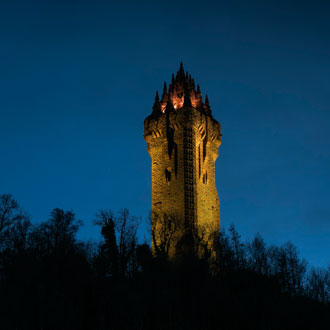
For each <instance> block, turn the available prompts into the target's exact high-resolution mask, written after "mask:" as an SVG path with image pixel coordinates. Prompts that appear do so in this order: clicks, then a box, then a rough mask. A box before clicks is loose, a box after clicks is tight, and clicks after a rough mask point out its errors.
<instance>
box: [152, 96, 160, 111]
mask: <svg viewBox="0 0 330 330" xmlns="http://www.w3.org/2000/svg"><path fill="white" fill-rule="evenodd" d="M152 110H153V112H156V113H158V112H160V103H159V95H158V91H156V96H155V102H154V105H153V107H152Z"/></svg>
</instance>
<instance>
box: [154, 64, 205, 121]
mask: <svg viewBox="0 0 330 330" xmlns="http://www.w3.org/2000/svg"><path fill="white" fill-rule="evenodd" d="M171 78H172V79H171V83H170V84H169V85H168V87H167V84H166V82H164V87H163V94H162V97H161V99H160V100H158V101H156V100H155V104H154V107H155V108H156V109H158V105H157V103H159V107H160V109H161V112H162V113H164V112H166V111H170V110H169V109H170V106H168V101H170V103H171V108H173V111H177V110H179V109H181V108H182V107H192V108H195V109H196V110H198V111H201V112H203V113H204V114H209V115H211V109H210V105H209V100H208V97H206V99H205V102H204V103H203V99H202V93H201V89H200V87H199V85H198V84H197V88H196V87H195V80H194V78H193V77H192V76H191V74H189V73H188V72H185V71H184V68H183V63H182V61H181V62H180V67H179V70H178V71H177V73H176V75H174V74H172V77H171Z"/></svg>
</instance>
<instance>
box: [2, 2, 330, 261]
mask: <svg viewBox="0 0 330 330" xmlns="http://www.w3.org/2000/svg"><path fill="white" fill-rule="evenodd" d="M0 37H1V44H0V60H1V62H0V63H1V64H0V95H1V97H0V112H1V117H0V123H1V130H0V150H1V162H0V194H1V193H11V194H13V195H14V197H15V198H16V199H17V200H18V202H19V203H20V204H21V206H22V207H23V208H24V209H26V210H27V211H28V212H29V213H30V214H31V216H32V219H33V221H34V222H39V221H44V220H46V219H47V218H48V215H49V212H50V211H51V210H52V209H53V208H55V207H60V208H64V209H72V210H73V211H74V212H75V213H76V214H77V216H78V218H80V219H82V220H83V221H84V223H85V226H84V228H83V229H82V230H81V232H80V237H81V238H84V239H89V238H93V239H98V237H99V228H96V227H94V226H93V225H92V221H93V218H94V214H95V213H96V211H97V210H99V209H103V208H111V209H113V210H119V209H121V208H123V207H127V208H129V209H130V211H131V213H132V214H134V215H137V216H141V217H142V218H143V219H146V218H147V215H148V212H149V210H150V208H151V171H150V167H151V161H150V157H149V155H148V153H147V150H146V143H145V141H144V139H143V120H144V118H145V117H146V116H147V115H149V114H150V112H151V108H152V104H153V100H154V95H155V91H156V89H158V90H161V89H162V85H163V81H164V80H166V81H169V80H170V78H171V74H172V72H176V71H177V70H178V67H179V63H180V60H182V61H183V63H184V67H185V69H186V70H188V71H189V72H190V73H191V74H192V76H193V77H194V78H195V81H196V82H198V83H199V84H200V86H201V89H202V93H203V94H204V95H205V93H207V94H208V95H209V99H210V103H211V107H212V109H213V114H214V117H215V118H216V119H217V120H218V121H220V122H221V124H222V133H223V144H222V146H221V147H220V157H219V159H218V160H217V162H216V169H217V172H216V179H217V186H218V190H219V195H220V203H221V204H220V213H221V223H222V225H223V226H225V227H228V225H229V224H231V223H234V224H235V226H236V227H237V229H238V231H239V232H240V233H241V234H242V235H243V238H244V239H247V238H252V237H253V235H254V234H255V233H256V232H260V233H261V234H262V236H264V238H265V239H266V241H267V242H268V243H276V244H281V243H284V242H285V241H287V240H291V241H292V242H293V243H294V244H295V245H296V246H297V247H298V248H299V250H300V251H301V254H302V256H303V257H305V258H306V259H307V260H308V261H309V262H310V263H311V264H313V265H315V266H326V265H327V263H328V262H329V260H330V257H329V251H330V131H329V127H330V3H329V1H326V0H324V1H315V0H314V1H312V0H311V1H302V0H300V1H224V2H222V1H198V2H197V1H196V2H194V1H181V2H179V1H178V2H171V1H168V0H167V1H105V0H104V1H97V0H94V1H92V0H90V1H83V0H79V1H78V0H77V1H69V0H66V1H64V0H63V1H59V0H58V1H40V2H37V1H33V0H29V1H28V0H27V1H21V2H18V1H14V0H8V1H3V0H2V1H1V10H0ZM141 236H142V234H141Z"/></svg>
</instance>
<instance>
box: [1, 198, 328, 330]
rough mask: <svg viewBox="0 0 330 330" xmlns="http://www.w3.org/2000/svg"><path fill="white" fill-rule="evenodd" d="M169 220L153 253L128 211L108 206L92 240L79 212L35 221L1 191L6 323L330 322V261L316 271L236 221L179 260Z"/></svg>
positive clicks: (215, 325)
mask: <svg viewBox="0 0 330 330" xmlns="http://www.w3.org/2000/svg"><path fill="white" fill-rule="evenodd" d="M159 221H163V222H164V223H165V224H166V225H167V226H168V228H167V230H166V231H165V232H163V231H162V228H163V227H157V228H158V229H156V227H155V228H152V229H153V230H152V232H151V239H152V240H153V242H154V254H153V253H152V251H151V248H150V246H149V245H148V244H147V243H141V242H139V240H138V237H137V230H138V225H139V223H140V220H139V219H138V218H136V217H133V216H131V215H130V214H129V211H128V210H122V211H120V212H119V213H117V214H115V213H113V212H112V211H110V210H102V211H99V212H98V213H97V214H96V216H95V225H97V226H99V228H100V232H101V235H102V241H101V242H100V243H95V242H82V241H79V240H78V239H77V232H78V230H79V228H80V227H81V226H82V222H81V221H79V220H77V219H76V217H75V215H74V213H73V212H72V211H63V210H61V209H54V210H53V211H52V212H51V213H50V216H49V219H48V220H47V221H45V222H42V223H40V224H37V225H33V224H32V223H31V222H30V219H29V216H28V215H27V214H26V213H25V212H24V211H23V210H22V209H21V208H20V207H19V205H18V203H17V202H16V201H15V200H14V198H13V197H12V196H11V195H6V194H5V195H0V329H4V330H5V329H8V330H9V329H93V330H94V329H95V330H97V329H100V330H101V329H102V330H103V329H140V330H142V329H157V330H158V329H173V330H176V329H324V328H326V327H327V325H329V324H330V266H329V267H328V268H327V269H322V268H312V267H308V265H307V262H306V261H305V260H303V259H301V258H300V257H299V254H298V251H297V248H296V247H295V246H294V245H293V244H292V243H290V242H288V243H286V244H284V245H282V246H280V247H277V246H269V245H267V244H266V242H265V241H264V239H263V238H262V237H261V236H260V235H259V234H257V235H256V236H255V237H254V238H253V239H252V240H251V241H249V242H243V241H242V239H241V236H240V235H239V233H238V232H237V231H236V229H235V227H234V226H230V227H229V229H228V230H227V231H224V230H223V231H221V232H220V233H212V234H211V235H209V234H207V233H208V232H207V230H205V231H203V230H199V231H193V232H192V233H191V236H190V237H189V240H190V241H193V242H194V246H196V247H197V248H196V249H194V250H191V251H190V253H184V254H182V253H181V254H180V255H179V256H178V257H177V258H173V259H169V258H168V253H169V250H170V249H169V247H170V245H171V242H172V239H173V237H174V236H175V231H176V230H178V227H179V226H178V222H177V219H176V217H175V216H165V217H164V218H163V219H159ZM156 230H160V231H159V232H156ZM207 235H208V236H207ZM156 237H157V239H156ZM214 251H216V253H214Z"/></svg>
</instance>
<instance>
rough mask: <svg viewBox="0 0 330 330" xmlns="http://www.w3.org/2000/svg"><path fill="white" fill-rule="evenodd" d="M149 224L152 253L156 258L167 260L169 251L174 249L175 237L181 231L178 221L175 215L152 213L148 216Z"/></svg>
mask: <svg viewBox="0 0 330 330" xmlns="http://www.w3.org/2000/svg"><path fill="white" fill-rule="evenodd" d="M149 221H150V223H151V237H152V246H153V250H154V251H153V252H154V253H155V255H156V256H157V257H158V258H162V259H165V260H166V259H167V258H168V256H169V253H170V249H173V250H174V249H175V248H176V247H175V246H174V244H176V240H175V239H176V235H177V234H178V233H179V231H180V230H182V228H181V226H180V220H179V218H178V216H177V215H175V214H157V213H156V212H153V214H152V216H151V215H149Z"/></svg>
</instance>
